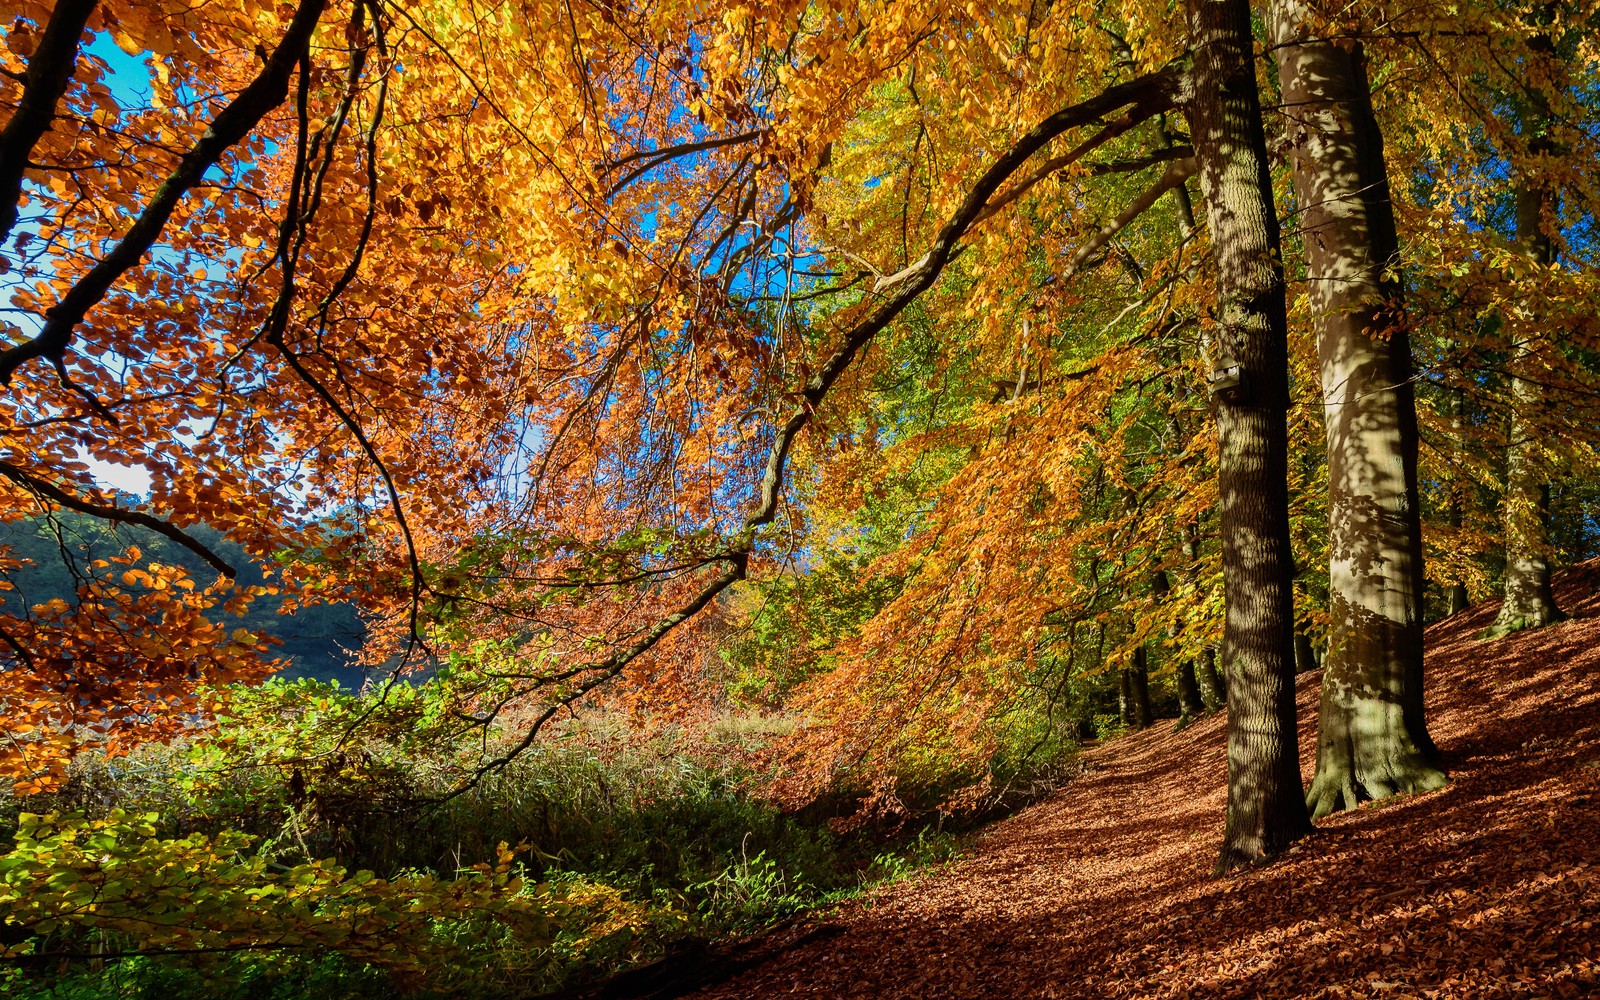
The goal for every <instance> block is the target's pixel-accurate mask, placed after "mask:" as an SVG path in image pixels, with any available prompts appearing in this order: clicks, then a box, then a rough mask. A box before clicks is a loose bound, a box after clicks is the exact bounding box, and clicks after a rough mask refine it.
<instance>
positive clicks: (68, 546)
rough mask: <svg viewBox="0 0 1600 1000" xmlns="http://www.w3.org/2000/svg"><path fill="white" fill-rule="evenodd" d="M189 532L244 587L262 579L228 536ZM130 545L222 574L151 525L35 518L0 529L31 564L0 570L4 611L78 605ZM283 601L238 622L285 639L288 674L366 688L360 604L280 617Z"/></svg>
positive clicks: (199, 573)
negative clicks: (89, 579)
mask: <svg viewBox="0 0 1600 1000" xmlns="http://www.w3.org/2000/svg"><path fill="white" fill-rule="evenodd" d="M190 534H192V535H194V536H195V537H196V538H198V539H199V540H200V541H201V542H202V543H204V544H205V545H206V546H208V547H209V548H211V550H212V551H214V552H216V553H217V554H218V555H220V556H221V557H222V558H223V559H225V560H227V561H228V562H229V563H230V564H232V565H234V566H236V567H238V569H239V582H240V583H244V584H257V583H261V582H262V574H261V570H260V567H258V566H256V565H255V564H254V563H252V562H251V561H250V559H249V558H248V557H247V556H246V555H245V553H244V550H243V549H242V548H241V547H240V546H238V545H237V544H235V543H233V542H231V541H229V540H228V539H226V538H225V537H223V535H222V533H221V532H219V531H216V530H215V529H212V528H208V527H205V526H200V527H197V528H193V529H190ZM129 545H137V546H138V547H139V548H140V549H141V550H142V551H143V552H144V555H145V557H146V558H147V559H149V560H150V561H152V562H158V563H162V564H165V565H178V566H182V567H184V568H185V569H187V570H189V571H190V572H191V573H192V574H194V577H195V579H196V580H197V581H198V580H210V579H212V578H213V577H214V575H215V571H214V570H212V569H211V568H210V567H208V566H206V565H205V564H204V563H203V562H202V561H201V560H200V559H199V558H198V557H197V556H195V555H194V554H193V553H192V552H190V551H188V550H187V549H185V548H183V547H181V546H179V545H176V544H175V543H173V542H171V541H169V540H168V539H166V538H163V537H162V536H160V535H157V534H155V533H153V532H151V531H148V530H146V529H144V528H138V527H133V526H129V525H119V526H117V527H116V528H112V527H111V526H109V525H107V524H105V523H104V522H102V521H100V520H98V519H96V518H92V517H88V516H85V515H81V514H72V513H65V514H61V515H58V516H57V517H56V518H55V519H54V520H53V521H51V522H46V521H45V520H43V519H39V518H32V519H28V520H23V521H17V522H14V523H11V524H0V546H5V547H8V548H9V549H10V550H11V555H12V557H14V558H17V559H21V560H24V561H26V562H27V565H24V566H23V567H22V568H21V569H17V570H12V571H10V572H3V573H0V578H3V579H5V580H8V581H10V582H11V583H12V584H13V585H14V586H15V588H16V589H15V590H5V591H0V608H3V609H4V610H6V611H7V612H9V613H11V614H21V613H23V610H24V609H25V608H26V607H29V606H32V605H35V604H43V603H45V602H48V601H50V600H52V599H54V598H60V599H62V600H64V601H67V602H68V603H73V602H75V601H76V599H77V587H78V579H79V576H81V575H82V573H83V572H84V569H83V567H86V566H87V565H88V564H89V562H90V561H91V560H93V559H104V558H108V557H110V556H113V555H118V554H120V553H121V552H123V551H124V550H126V549H127V547H128V546H129ZM280 604H281V601H279V600H278V599H264V600H260V601H257V602H256V603H255V605H254V606H253V607H252V608H251V609H250V613H249V614H247V615H246V616H245V617H244V618H243V619H242V620H241V621H240V622H239V624H240V625H241V626H242V627H244V628H247V629H249V630H251V631H252V632H258V633H261V634H265V635H270V636H272V637H274V638H276V639H278V640H279V641H280V642H282V644H283V645H282V646H280V647H279V648H278V650H277V653H278V655H279V656H283V657H286V658H288V659H290V660H292V661H293V666H291V667H290V668H289V669H288V670H286V671H285V672H284V674H283V676H285V677H288V678H300V677H315V678H318V679H320V680H337V681H338V682H339V684H340V685H341V686H343V687H360V686H361V683H362V679H363V677H362V671H361V668H360V667H359V666H357V665H356V663H355V655H354V654H355V653H356V651H358V650H359V649H360V648H361V643H362V641H363V639H364V638H365V636H366V626H365V625H364V624H363V623H362V621H361V617H360V615H358V614H357V612H356V609H355V607H354V606H353V605H350V604H329V605H321V606H316V607H310V608H303V609H301V610H299V611H297V612H295V613H294V614H290V615H280V614H278V608H279V606H280Z"/></svg>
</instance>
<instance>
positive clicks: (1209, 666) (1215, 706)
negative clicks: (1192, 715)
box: [1194, 646, 1228, 712]
mask: <svg viewBox="0 0 1600 1000" xmlns="http://www.w3.org/2000/svg"><path fill="white" fill-rule="evenodd" d="M1194 679H1195V683H1197V684H1198V685H1199V686H1200V703H1201V704H1202V705H1204V706H1205V707H1206V711H1208V712H1217V711H1220V710H1222V709H1223V708H1225V707H1226V706H1227V704H1228V686H1227V684H1226V682H1224V681H1223V679H1222V673H1221V671H1219V670H1217V651H1216V650H1215V649H1214V648H1212V647H1211V646H1207V647H1206V648H1204V649H1202V650H1201V651H1200V662H1199V663H1197V664H1196V665H1195V668H1194Z"/></svg>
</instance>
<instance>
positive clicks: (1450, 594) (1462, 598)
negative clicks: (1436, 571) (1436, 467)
mask: <svg viewBox="0 0 1600 1000" xmlns="http://www.w3.org/2000/svg"><path fill="white" fill-rule="evenodd" d="M1466 405H1467V400H1466V393H1465V392H1463V391H1462V390H1461V389H1459V388H1458V389H1457V390H1456V391H1455V398H1454V399H1453V400H1452V402H1451V407H1450V437H1451V441H1452V447H1454V448H1455V449H1456V461H1458V462H1459V461H1460V452H1461V450H1462V444H1461V434H1462V425H1463V424H1464V423H1465V420H1464V419H1463V411H1464V410H1465V409H1466ZM1448 517H1449V519H1450V527H1451V528H1452V529H1453V530H1454V531H1456V532H1459V531H1460V530H1461V484H1460V483H1459V482H1453V483H1451V484H1450V507H1449V514H1448ZM1470 601H1471V598H1470V597H1469V596H1468V595H1467V585H1466V584H1465V583H1463V582H1462V581H1460V580H1455V581H1452V582H1451V583H1450V584H1449V585H1448V586H1446V587H1445V617H1447V618H1448V617H1449V616H1450V615H1454V614H1459V613H1460V612H1462V611H1465V610H1467V606H1468V604H1469V603H1470Z"/></svg>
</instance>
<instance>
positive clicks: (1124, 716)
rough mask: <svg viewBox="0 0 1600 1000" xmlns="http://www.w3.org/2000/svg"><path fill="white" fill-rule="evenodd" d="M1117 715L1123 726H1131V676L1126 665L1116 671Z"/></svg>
mask: <svg viewBox="0 0 1600 1000" xmlns="http://www.w3.org/2000/svg"><path fill="white" fill-rule="evenodd" d="M1117 717H1118V718H1119V719H1121V720H1122V725H1123V727H1124V728H1126V729H1132V728H1133V677H1132V671H1130V670H1128V668H1126V667H1123V668H1122V669H1121V670H1119V671H1117Z"/></svg>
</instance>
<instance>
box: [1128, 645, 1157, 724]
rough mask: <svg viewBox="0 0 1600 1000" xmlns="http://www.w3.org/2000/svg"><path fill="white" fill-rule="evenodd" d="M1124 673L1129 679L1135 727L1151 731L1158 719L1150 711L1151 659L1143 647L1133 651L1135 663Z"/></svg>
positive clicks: (1129, 694) (1129, 693) (1132, 716)
mask: <svg viewBox="0 0 1600 1000" xmlns="http://www.w3.org/2000/svg"><path fill="white" fill-rule="evenodd" d="M1122 673H1123V675H1124V676H1125V677H1126V678H1127V683H1128V696H1129V701H1130V702H1131V703H1132V705H1131V708H1132V712H1131V718H1132V720H1133V723H1132V724H1133V727H1134V728H1135V729H1149V728H1150V727H1151V726H1152V725H1154V724H1155V721H1156V719H1155V716H1154V715H1153V714H1151V711H1150V658H1149V654H1148V653H1147V652H1146V651H1145V648H1144V647H1143V646H1140V647H1139V648H1137V649H1135V650H1134V651H1133V663H1132V664H1131V665H1129V666H1128V667H1126V668H1124V670H1123V671H1122Z"/></svg>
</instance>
